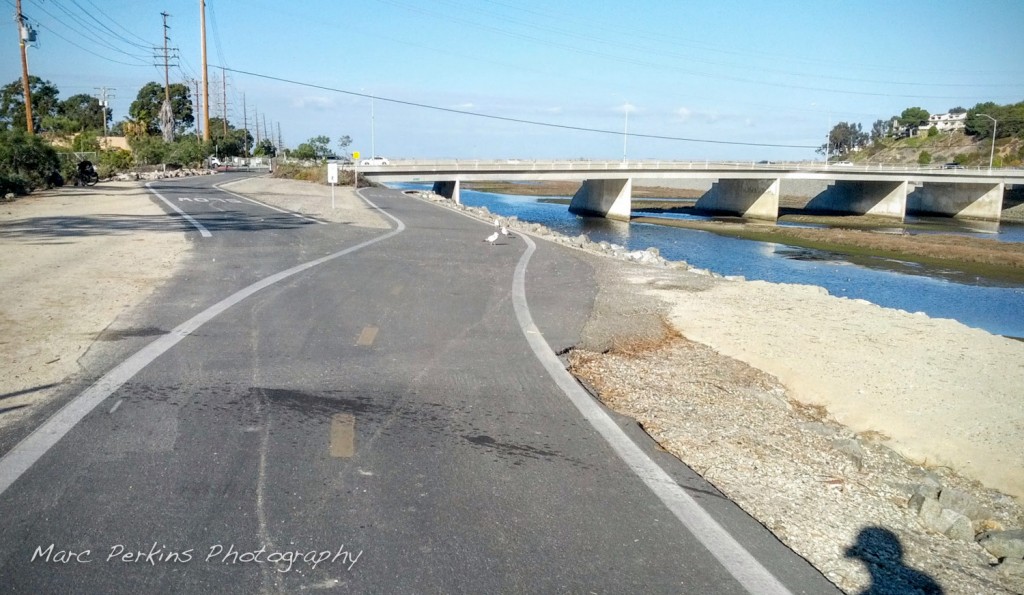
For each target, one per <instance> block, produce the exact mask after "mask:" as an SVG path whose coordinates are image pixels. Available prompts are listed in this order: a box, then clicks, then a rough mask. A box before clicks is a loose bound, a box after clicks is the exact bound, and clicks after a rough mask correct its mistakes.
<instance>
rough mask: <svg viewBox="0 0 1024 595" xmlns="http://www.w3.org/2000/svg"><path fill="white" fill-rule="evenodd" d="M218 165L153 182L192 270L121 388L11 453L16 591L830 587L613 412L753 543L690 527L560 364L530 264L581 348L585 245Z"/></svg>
mask: <svg viewBox="0 0 1024 595" xmlns="http://www.w3.org/2000/svg"><path fill="white" fill-rule="evenodd" d="M223 179H224V178H223V177H219V178H218V181H220V180H223ZM210 184H211V181H210V179H191V180H187V181H182V182H164V183H160V184H154V185H153V190H154V191H156V192H157V193H159V195H160V197H161V198H157V197H155V196H154V200H159V201H160V204H162V205H165V208H166V209H167V211H168V213H169V217H168V225H169V226H174V228H176V229H177V228H180V229H185V230H187V231H186V233H189V235H190V237H191V238H192V241H193V242H194V243H195V247H194V248H195V249H194V251H193V254H192V257H191V259H190V263H189V266H188V268H187V270H186V272H185V273H183V274H182V275H180V276H179V277H178V278H176V279H175V280H174V282H173V283H171V284H170V285H169V286H168V287H167V288H165V289H164V290H163V291H161V292H159V294H158V295H157V296H155V297H154V299H153V300H152V301H151V303H150V306H149V307H148V309H147V311H146V313H145V314H144V316H142V320H141V321H140V323H139V327H138V328H135V329H127V330H126V331H123V333H122V335H123V336H122V337H120V338H122V339H123V343H122V345H121V346H120V348H119V350H116V351H117V353H116V357H113V356H112V357H111V358H108V359H109V361H102V362H97V363H96V364H95V365H96V366H97V367H98V368H102V369H97V370H95V371H94V376H98V375H99V374H100V373H104V372H107V376H105V377H104V379H105V380H104V382H101V384H102V385H103V386H101V387H100V388H103V387H104V386H105V387H106V388H104V389H103V390H99V389H96V388H92V389H89V390H85V389H86V386H85V385H84V384H80V385H76V386H72V387H69V390H68V394H67V395H66V398H65V400H66V401H68V402H69V403H70V404H69V405H68V407H65V409H64V410H62V415H68V416H69V418H71V419H73V418H74V415H72V414H75V415H77V416H79V417H82V419H81V420H80V421H78V422H77V423H75V424H73V425H72V423H71V422H67V423H65V425H64V426H62V428H60V429H59V430H54V432H57V434H56V435H58V436H59V435H61V434H62V433H63V432H66V435H63V437H62V438H61V439H59V440H57V441H55V443H53V445H52V447H50V448H49V449H48V450H45V451H44V450H43V447H44V446H49V444H50V443H51V442H54V441H53V440H47V439H46V437H45V436H43V437H42V438H40V433H39V432H37V433H35V434H33V435H32V436H30V440H39V442H38V443H29V444H30V445H32V444H35V446H34V447H33V448H32V449H26V448H25V446H24V445H25V444H26V443H25V442H23V443H22V446H21V447H19V448H15V449H12V450H9V451H8V453H7V455H6V456H5V458H4V459H3V460H2V461H0V480H5V481H0V489H2V488H3V487H4V486H7V485H8V484H9V487H7V488H6V490H5V491H3V492H2V493H0V518H3V519H4V521H3V524H2V526H0V576H2V577H3V578H2V581H3V585H4V586H3V589H2V590H3V591H5V592H17V593H42V592H91V593H99V592H109V593H116V592H164V591H178V592H225V593H227V592H237V593H252V592H260V591H269V592H298V591H301V590H306V589H316V590H323V589H330V588H336V589H338V590H340V591H346V592H375V593H407V592H408V593H413V592H427V593H433V592H445V593H482V592H545V593H546V592H600V593H635V592H669V593H743V592H748V591H750V590H751V588H750V584H751V583H750V582H749V581H750V580H755V581H756V580H760V579H758V578H757V576H756V575H757V572H760V571H759V570H758V571H757V572H755V573H754V575H755V578H754V579H750V567H755V568H757V569H760V568H763V570H764V572H765V575H766V576H768V577H769V578H770V581H769V583H768V584H769V585H771V584H773V583H771V581H776V580H777V581H778V583H774V585H775V586H778V587H782V589H781V592H785V590H786V589H788V590H790V591H791V592H794V593H826V592H831V591H834V589H833V588H832V587H831V585H830V584H829V583H827V582H826V581H825V580H824V579H823V578H822V577H821V576H820V575H819V574H818V573H817V572H816V571H815V570H814V569H813V568H811V567H809V566H808V565H807V564H806V563H805V562H804V561H803V560H802V559H800V558H799V557H797V556H795V555H794V554H792V553H791V552H790V551H789V550H788V549H787V548H785V547H784V546H782V545H781V544H779V543H778V542H777V541H775V539H774V538H773V537H772V536H771V535H770V534H769V533H767V532H766V531H765V530H764V529H763V528H762V527H761V526H760V525H759V524H757V523H756V522H754V521H752V520H751V519H749V518H748V517H747V516H746V515H744V514H743V513H742V512H741V511H739V510H738V509H737V508H736V507H735V506H734V505H733V504H732V503H730V502H729V501H728V500H726V499H725V498H723V497H721V496H720V495H719V494H718V493H717V492H716V491H715V490H714V489H713V488H711V487H710V486H708V485H707V484H705V483H703V482H702V481H700V480H699V478H696V477H695V476H694V475H693V474H692V472H690V471H689V470H688V469H687V468H686V467H684V466H682V465H680V464H678V463H677V462H676V461H675V460H674V459H672V458H671V457H669V456H668V455H666V454H664V453H662V452H659V451H658V450H657V449H656V448H653V447H652V445H651V443H650V442H649V441H648V440H647V439H646V437H645V436H644V435H643V434H642V432H640V431H638V430H637V428H636V426H635V424H633V423H631V422H630V421H629V420H625V419H621V418H615V417H613V418H612V419H613V424H612V425H613V426H616V427H617V428H618V429H615V431H616V432H621V433H622V434H623V435H624V436H626V437H627V438H628V441H629V442H630V444H632V445H634V446H632V448H634V449H636V448H637V446H636V445H638V446H639V449H638V450H639V451H642V452H644V453H646V456H648V457H650V458H651V460H653V461H654V462H655V463H657V464H659V465H660V466H661V468H662V469H664V471H665V472H666V473H667V474H668V478H669V479H668V480H667V481H661V483H662V484H665V485H666V486H667V488H666V489H669V488H670V489H674V490H677V491H679V492H681V493H685V495H686V496H685V497H686V498H692V499H693V500H694V501H696V502H697V503H699V504H700V505H701V506H702V507H703V509H704V510H706V511H708V513H709V514H710V517H708V518H711V517H713V518H714V519H716V520H715V521H713V522H712V523H711V524H712V525H713V526H714V527H719V526H720V527H722V528H724V529H725V530H726V531H728V533H731V534H732V535H734V536H735V540H736V542H737V543H738V544H740V545H741V546H742V548H743V555H741V556H739V557H737V556H735V555H733V554H731V553H730V550H729V549H728V547H725V549H722V548H723V547H724V546H722V544H721V539H718V538H714V537H712V538H710V542H709V538H708V537H707V535H706V534H705V535H704V536H703V537H701V535H696V536H695V533H694V532H691V530H690V529H688V528H687V527H686V526H684V524H683V523H682V522H680V520H679V513H678V512H676V513H674V512H673V511H672V510H670V509H669V508H668V507H666V504H665V498H664V497H659V496H657V495H656V494H655V493H654V492H653V491H652V490H651V489H650V488H649V487H648V485H647V484H645V482H644V481H641V479H640V478H638V476H637V474H636V473H635V472H634V471H633V470H632V469H631V468H630V467H629V466H627V465H626V464H625V463H624V462H623V459H622V458H621V457H620V455H619V454H617V453H616V448H615V447H613V446H612V445H610V444H609V442H608V441H607V440H606V438H604V437H602V435H601V434H600V433H599V431H598V430H597V429H595V426H594V425H593V424H592V423H591V422H590V421H588V419H587V418H585V416H584V414H581V411H580V410H579V409H578V408H577V406H576V405H574V404H573V402H572V401H571V400H570V399H569V398H568V397H567V396H566V393H565V392H564V391H563V389H562V388H560V387H559V385H558V384H556V382H555V381H554V380H553V379H552V376H551V374H550V373H549V371H548V370H547V369H546V368H545V367H544V365H542V362H541V361H540V360H539V359H538V356H537V353H535V351H534V349H533V348H531V343H530V342H529V339H530V338H531V336H530V333H531V332H534V331H531V330H530V327H524V322H523V312H522V311H519V312H517V311H516V307H515V302H516V299H517V298H516V295H517V294H516V291H515V289H514V287H515V285H514V271H515V270H516V268H517V266H519V267H521V270H525V274H524V275H523V277H522V279H521V280H522V282H523V285H522V286H520V288H521V289H522V287H525V294H524V295H522V296H521V297H522V298H525V302H526V303H527V304H528V305H529V311H528V315H529V316H532V319H533V322H535V323H536V326H537V329H539V331H540V333H541V334H542V336H543V338H544V339H545V340H546V341H547V343H548V344H549V345H550V346H551V347H552V348H554V349H555V350H558V349H561V348H563V347H567V346H569V345H571V344H572V343H573V342H574V341H575V340H576V337H577V336H578V334H579V331H580V329H581V327H582V325H583V323H584V321H585V319H586V316H587V314H588V313H589V310H590V306H591V304H592V301H593V298H594V295H595V293H596V287H595V286H594V282H593V279H592V271H591V269H590V268H589V266H588V265H587V264H586V263H585V261H583V260H581V259H580V258H578V257H577V256H575V255H573V253H571V252H569V251H566V250H562V249H560V248H557V247H553V246H549V245H546V244H543V243H538V244H537V245H536V250H535V251H534V250H533V249H532V248H529V246H528V244H529V242H528V241H527V240H525V239H524V238H521V237H520V238H513V239H509V240H505V241H503V242H500V243H499V244H498V245H495V246H488V245H487V244H485V243H483V242H482V241H481V240H482V238H483V237H484V236H486V235H487V234H488V233H490V231H491V230H490V228H489V227H488V226H487V225H486V224H484V223H481V222H478V221H475V220H471V219H469V218H466V217H464V216H462V215H460V214H457V213H454V212H451V211H448V210H445V209H441V208H438V207H436V206H434V205H430V204H427V203H424V202H420V201H417V200H413V199H409V198H407V197H404V196H402V195H401V194H400V193H398V192H396V191H390V190H384V189H372V190H367V191H364V194H365V196H366V197H367V198H369V199H370V200H372V201H373V202H374V203H376V204H378V205H379V206H380V207H381V209H383V212H385V213H387V214H388V215H390V216H391V217H393V218H395V219H394V220H393V221H392V222H393V223H394V225H395V227H394V228H393V229H392V230H390V231H387V230H384V231H382V230H369V229H362V228H355V227H352V226H348V225H344V224H330V225H325V224H321V223H319V222H316V221H312V220H309V219H303V218H299V217H296V216H294V215H293V214H289V213H283V212H279V211H275V210H271V209H270V208H267V207H265V206H261V205H258V204H254V203H251V202H247V201H244V200H239V199H236V198H234V197H232V196H230V195H227V194H224V193H221V192H220V191H218V190H216V189H214V188H211V187H210ZM167 205H174V206H175V207H177V208H178V209H180V210H181V211H182V212H183V213H185V214H188V215H189V216H190V217H191V220H185V219H183V218H182V217H181V215H180V214H178V213H175V212H173V211H172V210H171V208H170V207H169V206H167ZM169 228H170V227H169ZM200 229H205V230H206V231H207V232H208V235H204V234H201V233H200ZM527 253H529V254H528V256H529V261H528V262H526V261H525V260H524V258H523V257H524V254H527ZM318 259H322V260H318ZM310 262H315V263H316V264H315V266H311V267H308V268H304V269H303V268H301V266H300V265H303V264H304V263H310ZM523 266H526V268H525V269H522V267H523ZM295 267H300V268H299V269H296V268H295ZM282 271H288V272H289V273H290V274H288V275H284V276H281V275H279V277H278V278H274V277H272V276H273V275H275V274H278V273H280V272H282ZM268 278H271V280H272V281H275V282H273V283H264V284H263V286H260V287H259V288H258V290H257V291H255V292H252V291H247V290H246V288H250V290H251V288H252V285H253V284H254V283H258V282H260V281H261V280H266V279H268ZM231 296H233V297H231ZM225 298H228V299H226V300H225ZM222 300H224V301H222ZM520 301H521V300H520ZM211 314H213V315H212V316H211ZM194 317H195V318H194ZM190 319H191V320H192V322H190V323H186V322H185V321H188V320H190ZM183 323H184V324H183ZM200 323H201V324H200ZM524 328H526V330H527V332H525V333H524ZM537 336H541V335H537ZM147 345H149V346H150V347H147V349H148V350H149V351H143V352H141V353H140V354H139V355H135V356H132V357H128V356H130V355H131V354H132V353H135V352H136V351H138V350H140V349H142V348H143V347H146V346H147ZM122 360H124V361H125V362H126V363H123V364H122V365H121V366H119V367H115V365H116V364H118V363H119V362H121V361H122ZM108 370H109V372H108ZM115 381H116V382H115ZM104 383H105V384H104ZM97 391H99V392H97ZM106 392H109V394H105V393H106ZM80 393H81V395H82V396H80V397H78V396H76V395H79V394H80ZM88 398H91V399H92V403H95V407H94V408H92V409H88V407H86V406H85V405H81V403H82V402H83V399H88ZM69 411H71V413H68V412H69ZM68 428H69V429H68ZM51 435H52V434H51ZM40 445H43V446H40ZM620 450H621V448H620ZM25 453H28V454H25ZM645 460H646V458H645ZM19 461H21V462H22V466H23V468H24V469H25V470H24V472H23V473H22V472H21V471H17V470H16V468H17V464H18V463H19ZM25 461H28V462H25ZM650 481H655V480H651V479H650V477H648V483H650ZM701 515H703V513H701ZM701 515H697V516H695V517H694V518H695V519H697V520H696V521H694V522H696V525H693V526H698V530H697V531H696V533H700V532H701V530H700V529H699V526H701V522H703V521H701V519H703V518H704V517H703V516H701ZM698 517H699V518H698ZM684 520H686V519H684ZM712 533H713V532H712ZM709 543H710V548H709V545H708V544H709ZM51 544H53V547H52V548H50V547H49V546H50V545H51ZM86 551H87V552H88V553H83V552H86ZM69 552H70V553H69ZM723 552H725V553H723ZM33 557H34V558H35V560H33ZM737 577H739V578H737ZM744 581H748V582H746V583H744ZM745 585H746V586H745Z"/></svg>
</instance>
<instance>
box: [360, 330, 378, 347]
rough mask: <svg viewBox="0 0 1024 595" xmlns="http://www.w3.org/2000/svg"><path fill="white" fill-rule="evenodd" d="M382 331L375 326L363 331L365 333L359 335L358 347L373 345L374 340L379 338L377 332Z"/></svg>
mask: <svg viewBox="0 0 1024 595" xmlns="http://www.w3.org/2000/svg"><path fill="white" fill-rule="evenodd" d="M378 330H380V329H378V328H377V327H375V326H368V327H366V328H364V329H363V332H361V333H359V338H358V339H356V345H363V346H366V345H373V340H374V339H376V338H377V331H378Z"/></svg>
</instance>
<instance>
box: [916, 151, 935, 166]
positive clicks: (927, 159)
mask: <svg viewBox="0 0 1024 595" xmlns="http://www.w3.org/2000/svg"><path fill="white" fill-rule="evenodd" d="M931 162H932V154H931V153H929V152H928V151H921V153H920V154H919V155H918V156H917V164H918V165H928V164H929V163H931Z"/></svg>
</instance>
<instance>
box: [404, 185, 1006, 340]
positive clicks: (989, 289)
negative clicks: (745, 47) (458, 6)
mask: <svg viewBox="0 0 1024 595" xmlns="http://www.w3.org/2000/svg"><path fill="white" fill-rule="evenodd" d="M402 187H416V188H422V187H423V186H422V185H402ZM461 197H462V202H463V204H466V205H470V206H482V207H487V209H488V210H489V211H491V212H492V213H495V214H499V215H502V216H515V217H518V218H519V219H520V220H522V221H530V222H535V223H541V224H543V225H546V226H548V227H550V228H551V229H554V230H556V231H559V232H561V233H563V234H566V235H571V236H576V235H579V234H581V233H583V234H586V235H587V236H588V237H589V238H590V239H591V240H592V241H595V242H600V241H607V242H611V243H615V244H619V245H622V246H626V247H627V248H629V249H631V250H639V249H644V248H647V247H649V246H654V247H656V248H658V250H659V251H660V252H661V255H662V256H664V257H665V258H667V259H669V260H685V261H686V262H688V263H690V264H691V265H692V266H695V267H699V268H703V269H709V270H712V271H714V272H716V273H719V274H721V275H742V276H743V277H746V278H747V279H760V280H765V281H773V282H777V283H801V284H807V285H818V286H820V287H824V288H825V289H827V290H828V292H829V293H830V294H832V295H836V296H842V297H849V298H859V299H864V300H868V301H870V302H872V303H875V304H878V305H880V306H885V307H888V308H898V309H901V310H906V311H908V312H925V313H926V314H928V315H929V316H931V317H933V318H953V319H956V320H959V321H961V322H963V323H964V324H966V325H968V326H972V327H976V328H981V329H984V330H987V331H989V332H991V333H995V334H1000V335H1007V336H1011V337H1024V286H1020V285H1012V286H1007V285H1005V284H1002V285H1000V284H998V283H995V282H992V281H989V280H985V279H979V278H972V277H969V276H968V275H965V274H963V273H958V272H955V271H937V270H926V269H925V268H924V267H922V266H921V265H916V264H913V263H906V262H899V261H887V260H880V259H874V260H871V259H869V260H868V261H867V262H864V263H859V264H853V263H851V262H850V261H848V260H847V259H846V257H845V256H843V255H839V254H834V253H830V252H823V251H818V250H807V249H804V248H794V247H791V246H785V245H782V244H772V243H767V242H753V241H750V240H739V239H735V238H727V237H722V236H717V235H715V234H712V233H708V232H703V231H697V230H690V229H680V228H674V227H666V226H662V225H653V224H642V223H624V222H618V221H610V220H608V219H599V218H591V217H586V218H584V217H579V216H577V215H573V214H572V213H569V210H568V208H567V207H566V205H562V204H552V203H543V202H538V197H528V196H512V195H506V194H491V193H486V192H476V191H473V190H462V191H461ZM1004 230H1008V231H1004ZM960 231H961V232H962V233H969V234H971V235H974V234H973V232H970V231H969V230H968V231H964V230H960ZM1004 233H1005V234H1006V236H1005V237H1000V238H999V239H1001V240H1004V241H1022V240H1024V228H1022V227H1021V226H1006V225H1005V224H1004V225H1001V226H1000V233H999V234H998V235H999V236H1003V235H1004ZM979 237H989V238H995V237H996V234H992V233H987V232H986V233H983V234H981V235H979ZM1013 238H1018V239H1013ZM893 269H895V270H893Z"/></svg>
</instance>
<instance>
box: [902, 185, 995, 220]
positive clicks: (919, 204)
mask: <svg viewBox="0 0 1024 595" xmlns="http://www.w3.org/2000/svg"><path fill="white" fill-rule="evenodd" d="M1005 189H1006V184H1004V183H1002V182H1000V183H998V184H949V183H942V182H925V183H923V184H922V185H921V186H920V187H918V188H917V189H916V190H914V192H912V193H911V194H910V196H909V204H908V205H907V208H909V209H911V210H913V211H916V212H920V213H934V214H938V215H948V216H952V217H957V218H963V219H982V220H985V221H999V218H1000V217H1001V216H1002V213H1003V191H1004V190H1005Z"/></svg>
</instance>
